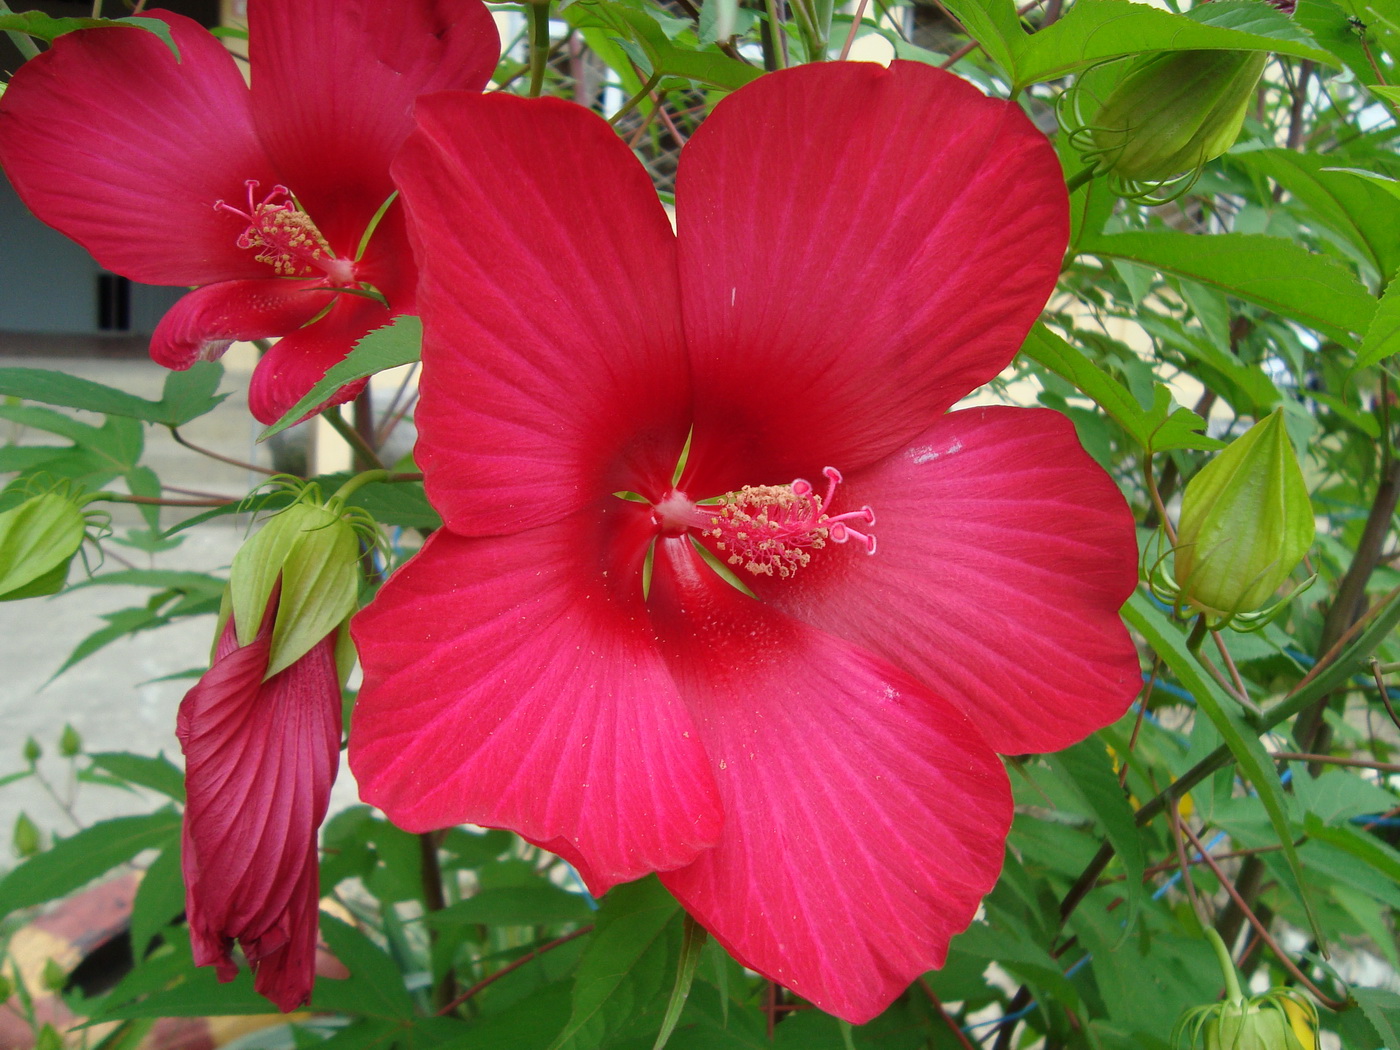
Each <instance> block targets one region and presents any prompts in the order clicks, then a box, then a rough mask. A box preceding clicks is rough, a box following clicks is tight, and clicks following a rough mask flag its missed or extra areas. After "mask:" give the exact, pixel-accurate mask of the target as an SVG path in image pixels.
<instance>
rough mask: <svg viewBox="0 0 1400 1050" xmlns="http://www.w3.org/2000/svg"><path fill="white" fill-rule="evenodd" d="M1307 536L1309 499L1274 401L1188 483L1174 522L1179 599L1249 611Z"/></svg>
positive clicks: (1217, 609)
mask: <svg viewBox="0 0 1400 1050" xmlns="http://www.w3.org/2000/svg"><path fill="white" fill-rule="evenodd" d="M1312 541H1313V513H1312V503H1311V502H1310V501H1309V499H1308V490H1307V486H1306V484H1305V483H1304V481H1303V472H1302V469H1301V468H1300V467H1299V466H1298V458H1297V456H1296V455H1295V454H1294V451H1293V445H1292V443H1291V442H1290V441H1289V440H1288V433H1287V431H1286V430H1285V428H1284V425H1283V410H1282V409H1276V410H1275V411H1274V412H1273V413H1272V414H1270V415H1269V416H1268V417H1266V418H1265V419H1262V420H1260V421H1259V422H1258V423H1256V424H1254V426H1252V427H1251V428H1250V429H1249V430H1248V431H1247V432H1246V433H1245V434H1244V435H1242V436H1241V437H1239V438H1236V439H1235V440H1234V441H1233V442H1231V443H1230V445H1229V446H1227V447H1226V448H1225V449H1224V451H1222V452H1221V453H1220V454H1219V455H1218V456H1216V457H1215V459H1213V460H1211V461H1210V462H1209V463H1207V464H1206V465H1205V467H1203V468H1202V469H1201V471H1200V473H1199V474H1197V475H1196V476H1195V477H1194V478H1192V479H1191V481H1190V482H1189V483H1188V484H1187V486H1186V492H1185V494H1184V495H1183V496H1182V501H1181V521H1180V523H1179V524H1178V526H1177V545H1176V579H1177V583H1178V584H1179V585H1180V597H1179V601H1181V602H1182V603H1184V604H1188V605H1191V606H1194V607H1195V608H1197V609H1199V610H1200V611H1201V612H1204V613H1206V614H1207V615H1209V616H1216V617H1221V618H1223V619H1229V618H1230V617H1233V616H1235V615H1236V614H1238V613H1246V612H1252V611H1254V610H1255V609H1258V608H1260V607H1261V606H1262V605H1264V603H1265V602H1267V601H1268V600H1269V598H1270V597H1271V596H1272V595H1273V593H1274V591H1276V590H1277V589H1278V587H1279V585H1280V584H1282V583H1283V581H1284V580H1286V579H1287V578H1288V576H1289V574H1290V573H1291V572H1292V571H1293V569H1294V568H1295V567H1296V566H1297V564H1298V562H1299V561H1300V560H1302V557H1303V555H1304V554H1306V553H1307V550H1308V548H1309V547H1310V546H1311V545H1312Z"/></svg>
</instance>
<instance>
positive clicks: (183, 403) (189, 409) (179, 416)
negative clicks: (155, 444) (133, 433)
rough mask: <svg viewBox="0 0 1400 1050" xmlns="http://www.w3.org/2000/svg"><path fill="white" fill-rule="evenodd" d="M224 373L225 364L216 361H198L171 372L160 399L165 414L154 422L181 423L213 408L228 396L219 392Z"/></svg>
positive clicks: (179, 424)
mask: <svg viewBox="0 0 1400 1050" xmlns="http://www.w3.org/2000/svg"><path fill="white" fill-rule="evenodd" d="M223 377H224V366H223V365H221V364H219V362H217V361H196V362H195V363H194V364H192V365H190V367H189V368H187V369H185V370H184V371H183V372H171V373H170V374H169V375H167V376H166V377H165V389H164V390H163V391H161V395H160V401H159V405H160V411H161V412H162V413H163V415H164V418H162V419H157V420H152V422H156V423H164V424H165V425H166V426H168V427H180V426H184V425H185V424H186V423H188V422H189V421H190V420H192V419H198V418H199V417H200V416H202V415H204V414H205V413H207V412H211V411H213V410H214V409H215V408H217V407H218V406H219V404H221V403H222V402H223V400H224V399H225V398H226V397H228V395H227V394H219V393H216V391H217V390H218V389H219V382H220V381H221V380H222V379H223Z"/></svg>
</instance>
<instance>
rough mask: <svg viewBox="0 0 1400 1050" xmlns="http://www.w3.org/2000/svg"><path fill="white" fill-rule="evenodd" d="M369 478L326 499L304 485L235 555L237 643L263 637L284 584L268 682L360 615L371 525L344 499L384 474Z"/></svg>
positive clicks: (232, 588)
mask: <svg viewBox="0 0 1400 1050" xmlns="http://www.w3.org/2000/svg"><path fill="white" fill-rule="evenodd" d="M370 473H371V474H373V475H376V476H374V477H370V476H367V475H360V476H359V477H358V478H352V479H351V480H350V481H349V482H347V483H346V485H345V486H344V487H343V488H342V489H341V490H340V491H339V492H337V493H336V494H335V495H334V496H332V497H331V498H330V499H329V500H326V501H324V502H323V501H322V499H321V494H320V490H319V489H318V488H317V487H316V486H315V485H306V486H304V487H299V486H298V487H299V492H298V496H297V501H296V502H295V503H293V504H292V505H291V506H290V507H287V508H286V509H285V510H282V511H280V512H278V513H277V514H276V515H274V516H273V517H272V518H271V519H270V520H268V522H267V523H266V524H265V525H264V526H263V527H262V529H261V530H259V531H258V533H257V534H256V535H255V536H254V537H253V538H252V539H250V540H249V541H248V542H247V543H245V544H244V545H243V546H242V548H240V549H239V551H238V553H237V554H236V555H235V556H234V559H233V567H232V571H231V572H230V574H229V590H228V607H229V611H230V613H231V615H232V616H233V620H234V629H235V631H236V632H237V634H238V644H239V645H248V644H250V643H251V642H252V641H253V640H254V639H255V638H256V637H257V634H258V631H259V629H261V627H262V624H263V619H264V617H265V616H266V615H267V612H268V603H269V602H270V601H271V599H272V594H273V591H274V590H275V589H277V586H278V583H279V581H280V584H281V590H280V591H279V592H278V598H277V608H276V610H275V613H274V616H275V619H274V621H273V627H272V649H271V652H270V653H269V654H268V663H267V672H266V677H267V678H271V677H272V676H273V675H275V674H277V673H278V672H279V671H283V670H285V669H286V668H288V667H290V666H291V665H292V664H293V663H295V662H296V661H297V660H299V659H300V658H301V657H302V656H304V655H305V654H306V653H308V652H309V651H310V650H311V649H312V647H313V646H315V645H316V644H318V643H319V642H320V641H321V640H322V639H324V638H325V637H326V636H327V635H329V634H331V633H332V632H333V631H335V630H336V629H337V628H338V627H340V625H341V624H343V623H344V622H345V621H346V619H348V618H349V616H350V614H351V613H353V612H354V611H355V607H356V599H357V595H358V592H359V582H360V575H359V574H360V569H359V560H360V554H361V541H362V540H368V541H369V542H370V543H371V544H372V542H373V540H372V532H371V531H370V530H372V525H373V523H372V522H368V521H367V520H366V519H365V518H364V517H363V516H362V515H361V514H360V513H357V512H356V510H355V509H354V508H347V507H346V506H345V499H346V497H347V496H348V495H349V494H350V492H352V491H353V490H354V489H355V488H358V487H359V486H360V485H362V484H366V483H367V482H368V481H374V480H378V475H382V474H383V472H382V471H373V472H370ZM357 483H358V484H357ZM289 487H291V486H289ZM367 526H368V528H367ZM367 533H368V534H369V535H367Z"/></svg>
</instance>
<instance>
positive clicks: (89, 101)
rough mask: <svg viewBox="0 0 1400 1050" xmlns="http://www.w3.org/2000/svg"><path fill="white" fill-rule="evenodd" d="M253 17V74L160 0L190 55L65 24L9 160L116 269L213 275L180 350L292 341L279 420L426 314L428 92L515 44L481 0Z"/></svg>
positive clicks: (4, 116) (10, 113)
mask: <svg viewBox="0 0 1400 1050" xmlns="http://www.w3.org/2000/svg"><path fill="white" fill-rule="evenodd" d="M248 13H249V17H248V25H249V34H250V38H249V53H250V55H251V58H252V86H251V89H250V88H249V86H248V85H247V84H245V83H244V80H243V76H242V74H241V73H240V72H239V69H238V66H237V64H236V62H235V61H234V59H233V57H232V56H231V55H230V54H229V53H228V51H227V50H225V48H224V47H223V45H222V44H220V43H219V41H218V40H216V39H215V38H214V37H213V36H211V35H210V34H209V33H207V32H206V31H205V30H204V29H202V28H200V26H199V25H197V24H196V23H194V22H192V21H190V20H189V19H187V18H183V17H181V16H179V15H172V14H165V13H155V14H154V15H153V17H157V18H161V19H164V20H165V21H166V22H167V23H168V24H169V25H170V29H171V35H172V37H173V39H174V41H175V43H176V44H177V45H178V47H179V50H180V58H179V61H178V62H177V60H176V59H175V57H174V55H172V54H171V52H170V50H169V49H168V48H167V47H166V46H165V44H163V43H162V42H161V41H160V39H159V38H157V37H156V36H155V35H154V34H152V33H147V32H144V31H141V30H135V29H125V28H123V29H100V30H89V31H85V32H78V33H71V34H68V35H66V36H63V37H60V38H59V39H58V40H57V41H56V42H55V43H54V46H53V48H52V49H51V50H49V51H48V52H46V53H44V54H42V55H40V56H39V57H38V58H35V59H33V60H32V61H30V62H28V63H26V64H25V65H24V66H22V67H21V68H20V70H19V71H18V72H17V73H16V74H15V76H14V78H13V79H12V80H11V82H10V86H9V88H8V90H7V91H6V92H5V93H4V95H3V97H2V98H0V166H3V167H4V169H5V172H6V173H7V174H8V175H9V178H10V181H11V182H12V183H13V184H14V186H15V189H16V190H17V191H18V193H19V195H20V197H21V198H22V199H23V200H24V202H25V204H27V205H28V206H29V208H30V209H31V210H32V211H33V212H34V214H35V215H37V216H38V217H39V218H40V219H42V220H43V221H44V222H46V223H48V224H49V225H51V226H53V227H54V228H55V229H57V230H59V231H60V232H62V233H64V234H66V235H67V236H69V237H71V238H72V239H73V240H75V241H77V242H78V243H79V244H81V245H82V246H83V247H84V248H86V249H87V250H88V251H90V252H91V253H92V255H93V256H94V258H96V259H97V261H98V262H99V263H101V264H102V265H103V266H105V267H107V268H108V269H110V270H113V271H115V272H117V273H120V274H123V275H125V276H127V277H129V278H131V279H132V280H136V281H144V282H147V283H150V284H170V285H191V286H197V287H195V290H194V291H192V292H191V293H190V294H188V295H186V296H185V297H184V298H183V299H181V300H180V301H179V303H177V304H176V305H175V307H174V308H173V309H171V311H170V312H169V313H168V314H167V315H166V316H165V318H164V319H163V320H162V321H161V322H160V324H159V326H158V327H157V329H156V332H155V335H154V337H153V339H152V341H151V356H152V357H153V358H154V359H155V360H156V361H157V362H158V363H159V364H162V365H165V366H166V367H167V368H177V369H178V368H188V367H189V366H190V365H191V364H193V363H194V362H195V361H198V360H208V359H212V358H216V357H218V356H219V355H220V354H222V353H223V352H224V350H225V349H227V347H228V346H229V344H230V343H231V342H233V341H234V340H238V339H261V338H270V337H273V336H282V337H284V338H283V339H282V341H281V342H280V343H278V344H277V345H276V346H274V347H273V349H272V350H271V351H270V352H269V353H268V354H267V355H266V356H265V357H264V358H263V359H262V361H261V362H260V363H259V365H258V368H257V371H256V372H255V373H254V375H253V382H252V388H251V390H250V391H249V404H250V408H251V409H252V412H253V415H255V416H256V417H257V418H258V419H260V420H262V421H263V422H272V421H274V420H276V419H277V418H279V417H280V416H281V415H282V414H283V413H284V412H286V410H287V409H289V408H291V407H292V405H294V404H295V403H296V402H297V401H298V400H300V398H301V397H302V396H303V395H304V394H306V392H307V391H308V390H310V389H311V387H312V386H313V385H315V383H316V381H317V380H319V379H320V378H321V377H322V376H323V375H324V374H325V372H326V370H327V369H328V368H329V367H330V366H331V365H333V364H335V363H336V362H337V361H339V360H340V359H341V358H342V357H344V356H345V354H346V353H348V352H349V350H350V348H351V347H352V346H353V345H354V344H355V342H356V340H358V339H359V338H360V337H361V336H363V335H364V334H365V333H366V332H367V331H369V330H370V329H371V328H374V327H377V326H379V325H382V324H384V323H385V322H386V321H388V320H389V318H390V316H392V315H393V314H399V313H411V312H413V310H414V284H415V281H416V273H415V271H414V266H413V262H412V259H411V257H410V254H409V251H408V245H407V242H406V239H405V235H404V229H403V217H402V213H401V208H400V207H399V206H398V205H396V204H392V203H390V195H391V194H392V193H393V189H394V188H393V184H392V182H391V181H390V178H389V161H390V160H391V159H392V157H393V155H394V152H395V150H396V149H397V148H398V146H399V144H400V143H401V142H402V141H403V138H404V136H405V135H406V134H408V131H409V129H410V127H411V126H412V106H413V99H414V98H415V97H416V96H417V95H418V94H420V93H421V92H425V91H435V90H440V89H443V88H467V89H472V90H480V89H481V88H482V87H484V86H485V84H486V81H487V79H488V78H489V77H490V75H491V73H492V72H493V71H494V70H495V67H496V61H497V59H498V57H499V54H500V40H499V37H498V36H497V33H496V30H495V26H494V24H493V22H492V20H491V16H490V14H489V13H488V12H487V10H486V8H485V6H484V5H483V4H482V3H481V0H401V2H398V3H394V4H391V5H384V4H379V3H375V2H373V0H297V2H292V0H249V4H248ZM386 204H387V205H388V210H387V211H382V209H384V208H385V206H386ZM381 212H382V214H381ZM386 304H387V305H386ZM357 389H358V388H357V387H355V388H347V389H345V390H342V391H341V392H340V394H339V396H338V398H337V399H336V400H337V401H343V400H347V399H348V398H350V397H353V396H354V394H355V393H356V392H357Z"/></svg>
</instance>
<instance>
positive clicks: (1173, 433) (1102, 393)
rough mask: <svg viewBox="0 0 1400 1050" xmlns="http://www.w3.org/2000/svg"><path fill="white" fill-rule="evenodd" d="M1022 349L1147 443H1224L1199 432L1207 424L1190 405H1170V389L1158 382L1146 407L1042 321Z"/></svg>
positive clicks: (1161, 446)
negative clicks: (1173, 407) (1148, 406)
mask: <svg viewBox="0 0 1400 1050" xmlns="http://www.w3.org/2000/svg"><path fill="white" fill-rule="evenodd" d="M1021 352H1022V353H1023V354H1025V355H1026V356H1027V357H1029V358H1030V359H1031V360H1032V361H1034V362H1036V364H1038V365H1040V366H1041V367H1042V368H1047V369H1049V370H1050V371H1051V372H1054V373H1055V374H1056V375H1058V376H1060V377H1061V378H1062V379H1065V380H1067V381H1069V382H1070V383H1072V384H1074V386H1075V387H1076V388H1077V389H1078V390H1079V391H1080V392H1081V393H1083V394H1084V395H1085V396H1087V397H1089V398H1090V399H1091V400H1093V401H1094V402H1095V403H1096V404H1098V406H1099V407H1100V408H1102V409H1103V410H1104V411H1105V412H1107V413H1108V415H1109V417H1110V418H1111V419H1113V420H1114V421H1115V422H1116V423H1117V424H1118V425H1119V426H1121V427H1122V428H1123V429H1124V430H1126V431H1127V432H1128V433H1129V434H1130V435H1131V436H1132V437H1133V438H1135V439H1136V440H1137V442H1138V443H1139V444H1140V445H1142V446H1143V448H1145V449H1149V450H1151V451H1154V452H1166V451H1169V450H1171V449H1178V448H1201V449H1212V448H1220V447H1222V445H1221V442H1219V441H1216V440H1215V439H1214V438H1209V437H1206V436H1205V435H1204V434H1199V433H1196V431H1198V430H1201V429H1204V427H1205V420H1203V419H1201V417H1200V416H1198V415H1196V414H1195V413H1194V412H1192V411H1191V410H1190V409H1187V408H1178V409H1176V410H1175V411H1171V392H1170V391H1169V390H1167V388H1166V387H1165V386H1161V385H1159V386H1157V387H1156V389H1155V391H1154V397H1155V400H1154V402H1153V406H1152V409H1151V411H1148V410H1146V409H1144V408H1143V407H1142V406H1141V405H1140V404H1138V402H1137V399H1136V398H1134V397H1133V395H1132V394H1131V393H1129V391H1128V390H1127V388H1126V387H1124V386H1123V385H1122V384H1121V383H1119V382H1118V381H1117V380H1115V379H1114V378H1113V377H1112V376H1110V375H1108V374H1107V373H1106V372H1104V371H1102V370H1101V369H1099V367H1098V366H1097V365H1095V364H1094V363H1093V362H1092V361H1090V360H1089V358H1087V357H1086V356H1085V355H1084V354H1083V353H1081V352H1080V351H1079V350H1077V349H1075V348H1074V347H1073V346H1071V345H1070V344H1069V343H1067V342H1066V341H1065V340H1064V339H1062V338H1061V337H1060V336H1058V335H1056V334H1055V333H1054V332H1053V331H1051V330H1050V329H1049V328H1047V327H1045V325H1043V324H1039V323H1037V324H1036V325H1035V327H1034V328H1032V329H1031V331H1030V334H1029V335H1028V336H1027V337H1026V341H1025V343H1024V344H1023V345H1022V346H1021Z"/></svg>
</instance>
